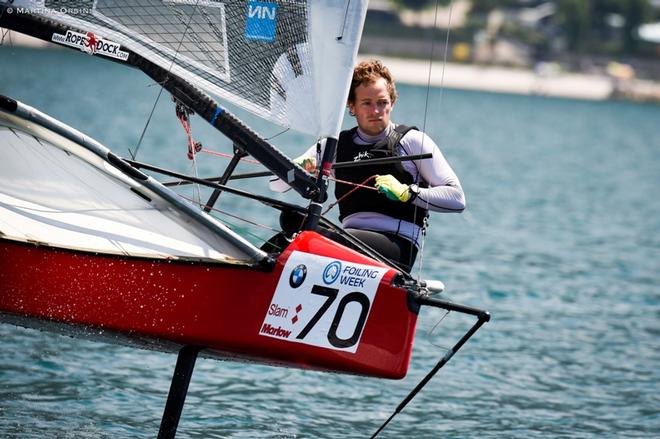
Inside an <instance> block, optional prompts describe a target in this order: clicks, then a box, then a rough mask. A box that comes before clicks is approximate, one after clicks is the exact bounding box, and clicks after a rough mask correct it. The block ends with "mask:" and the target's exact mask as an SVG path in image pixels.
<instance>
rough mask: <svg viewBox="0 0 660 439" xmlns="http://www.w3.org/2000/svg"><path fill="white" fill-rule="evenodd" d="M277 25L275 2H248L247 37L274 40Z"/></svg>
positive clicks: (249, 38)
mask: <svg viewBox="0 0 660 439" xmlns="http://www.w3.org/2000/svg"><path fill="white" fill-rule="evenodd" d="M276 25H277V5H276V4H275V3H269V2H260V1H254V0H250V1H249V2H248V4H247V20H246V22H245V38H246V39H248V40H258V41H267V42H270V41H273V40H274V39H275V26H276Z"/></svg>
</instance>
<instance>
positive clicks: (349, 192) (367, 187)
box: [322, 175, 378, 215]
mask: <svg viewBox="0 0 660 439" xmlns="http://www.w3.org/2000/svg"><path fill="white" fill-rule="evenodd" d="M377 176H378V175H372V176H371V177H369V178H367V179H366V180H364V181H363V182H362V183H353V182H350V181H345V180H339V179H336V178H334V177H330V179H332V180H334V181H335V182H337V183H344V184H349V185H351V186H355V187H354V188H353V189H351V190H350V191H348V192H346V193H345V194H344V195H343V196H341V197H339V199H337V200H335V202H334V203H331V204H330V205H329V206H328V208H327V209H325V211H324V212H323V214H322V215H325V214H326V213H328V212H329V211H330V209H332V208H333V207H335V206H336V205H337V204H339V202H340V201H342V200H343V199H345V198H346V197H348V196H349V195H351V194H352V193H353V192H355V191H356V190H358V189H360V188H363V189H371V190H375V191H377V190H378V189H376V188H375V187H373V186H367V183H369V181H370V180H373V179H375V178H376V177H377Z"/></svg>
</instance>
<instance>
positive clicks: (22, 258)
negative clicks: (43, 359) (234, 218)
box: [0, 232, 417, 378]
mask: <svg viewBox="0 0 660 439" xmlns="http://www.w3.org/2000/svg"><path fill="white" fill-rule="evenodd" d="M294 252H296V253H295V254H297V255H301V254H305V255H315V257H327V258H332V259H333V260H339V261H342V262H343V263H344V265H346V264H349V263H354V264H364V265H368V266H372V267H378V268H380V269H381V270H385V273H384V274H383V275H382V278H380V282H379V284H378V288H377V291H376V292H375V293H374V296H373V299H372V300H371V301H367V303H368V305H369V306H370V307H369V308H368V312H365V314H362V315H361V316H360V318H364V319H363V320H364V321H362V320H360V324H362V325H363V326H359V328H358V329H360V331H359V332H358V330H357V329H356V330H355V332H353V336H354V337H353V339H352V340H353V341H355V340H356V339H358V338H359V341H358V342H355V343H354V345H353V346H352V349H353V350H354V352H352V351H351V349H343V348H342V347H341V346H340V347H339V348H332V349H330V348H328V347H324V346H320V345H312V344H305V343H302V342H300V340H294V339H293V337H291V340H286V339H282V338H281V337H279V338H278V336H281V335H282V334H283V332H282V331H283V330H281V329H280V330H279V333H278V332H277V331H278V330H276V329H275V328H274V327H271V326H267V323H265V322H266V321H268V319H269V318H272V317H273V314H277V313H280V314H282V313H285V314H286V313H289V315H288V316H286V317H287V318H290V317H291V316H292V315H293V314H294V313H295V310H293V309H290V308H283V307H279V306H277V305H274V303H273V301H274V294H275V292H276V289H277V288H278V282H280V284H281V283H282V282H283V281H282V282H281V281H280V277H282V276H283V270H284V269H285V267H286V266H287V265H286V264H287V260H288V259H289V258H290V257H292V255H294ZM383 267H384V266H383V265H382V264H379V263H378V262H375V261H373V260H371V259H369V258H367V257H365V256H363V255H361V254H359V253H356V252H354V251H352V250H349V249H346V248H345V247H343V246H340V245H338V244H336V243H335V242H333V241H330V240H328V239H326V238H324V237H322V236H320V235H318V234H316V233H313V232H304V233H302V234H301V235H299V236H298V237H297V238H296V239H295V240H294V242H293V243H292V244H291V245H290V246H289V247H288V248H287V249H286V251H285V252H283V253H282V254H281V255H280V257H279V259H278V260H277V263H276V264H275V266H274V268H273V269H272V270H270V271H260V270H256V269H252V268H241V267H239V266H232V265H221V264H213V263H201V262H182V261H168V260H163V259H145V258H137V257H136V258H128V257H118V256H113V255H103V254H91V253H85V252H75V251H68V250H62V249H56V248H51V247H47V246H38V245H33V244H28V243H19V242H15V241H9V240H0V320H2V319H4V320H5V321H11V322H17V321H20V322H21V324H24V325H26V326H30V327H37V328H43V327H44V326H45V325H47V326H48V327H51V328H52V327H55V329H64V330H66V328H84V329H85V334H86V335H90V336H92V337H97V338H102V339H107V338H108V335H111V336H112V337H115V336H117V339H116V341H118V342H121V343H123V342H128V343H131V344H133V343H138V344H140V345H146V346H148V347H151V348H153V349H162V350H171V349H172V348H176V347H178V346H183V345H195V346H199V347H202V348H203V349H204V351H203V352H202V353H203V354H204V355H208V356H214V357H219V358H233V359H243V360H248V361H257V362H260V363H266V364H274V365H287V366H293V367H301V368H310V369H317V370H332V371H339V372H346V373H353V374H360V375H368V376H377V377H384V378H402V377H403V376H405V374H406V372H407V369H408V363H409V360H410V354H411V351H412V343H413V337H414V332H415V325H416V321H417V313H416V310H415V309H414V307H413V309H411V308H410V301H409V297H408V295H409V293H408V292H407V291H405V290H404V289H401V288H398V287H394V286H392V278H393V277H394V276H395V275H396V274H397V271H395V270H393V269H389V268H383ZM324 275H325V272H324ZM284 276H286V278H283V279H285V280H286V279H289V273H288V272H286V273H284ZM291 276H293V274H292V275H291ZM355 282H357V281H355ZM301 290H302V288H301ZM344 302H345V303H344V308H348V307H349V306H351V304H350V303H349V305H346V303H348V302H346V301H344ZM343 310H344V309H342V311H343ZM320 313H321V311H317V314H316V315H318V314H320ZM294 320H295V319H294ZM333 323H335V322H333ZM289 324H290V325H291V323H289ZM269 331H270V333H271V334H275V336H268V334H267V333H268V332H269ZM331 331H334V332H335V333H336V332H337V326H336V325H335V327H334V329H331ZM349 332H350V331H349ZM287 336H288V335H287ZM298 338H299V339H300V337H298ZM336 338H337V337H335V339H336ZM345 338H347V337H344V338H342V339H341V340H340V341H343V340H344V339H345ZM328 339H330V336H328Z"/></svg>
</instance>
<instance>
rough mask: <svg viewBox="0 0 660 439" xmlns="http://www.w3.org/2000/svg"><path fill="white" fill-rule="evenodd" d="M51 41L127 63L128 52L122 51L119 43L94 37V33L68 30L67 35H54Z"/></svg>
mask: <svg viewBox="0 0 660 439" xmlns="http://www.w3.org/2000/svg"><path fill="white" fill-rule="evenodd" d="M51 40H52V41H53V42H54V43H59V44H63V45H65V46H69V47H77V48H79V49H80V50H82V51H83V52H85V53H89V54H90V55H103V56H107V57H110V58H115V59H119V60H122V61H126V60H127V59H128V52H125V51H123V50H121V45H120V44H119V43H114V42H112V41H109V40H106V39H104V38H101V37H98V36H96V35H94V33H93V32H87V33H85V34H83V33H80V32H75V31H72V30H67V31H66V34H64V35H62V34H53V37H52V38H51Z"/></svg>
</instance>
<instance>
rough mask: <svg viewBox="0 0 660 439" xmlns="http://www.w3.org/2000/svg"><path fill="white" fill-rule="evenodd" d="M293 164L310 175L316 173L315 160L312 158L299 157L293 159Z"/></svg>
mask: <svg viewBox="0 0 660 439" xmlns="http://www.w3.org/2000/svg"><path fill="white" fill-rule="evenodd" d="M293 163H295V164H296V165H298V166H300V167H301V168H303V169H304V170H305V171H307V172H309V173H310V174H313V173H314V172H316V159H315V158H314V157H305V156H300V157H298V158H295V159H293Z"/></svg>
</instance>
